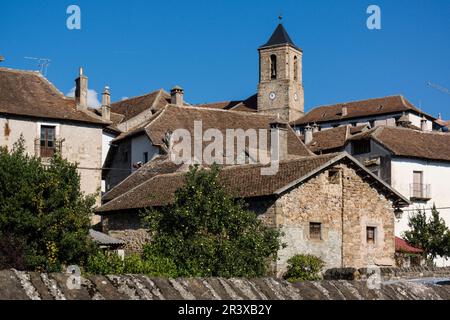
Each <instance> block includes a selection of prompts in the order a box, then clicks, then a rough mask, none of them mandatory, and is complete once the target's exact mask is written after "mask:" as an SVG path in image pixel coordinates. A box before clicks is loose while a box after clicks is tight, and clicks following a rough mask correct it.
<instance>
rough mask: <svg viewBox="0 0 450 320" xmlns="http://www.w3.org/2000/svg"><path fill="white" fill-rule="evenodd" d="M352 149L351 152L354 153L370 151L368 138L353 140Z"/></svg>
mask: <svg viewBox="0 0 450 320" xmlns="http://www.w3.org/2000/svg"><path fill="white" fill-rule="evenodd" d="M352 149H353V150H352V153H353V154H356V155H358V154H364V153H370V140H361V141H355V142H353V145H352Z"/></svg>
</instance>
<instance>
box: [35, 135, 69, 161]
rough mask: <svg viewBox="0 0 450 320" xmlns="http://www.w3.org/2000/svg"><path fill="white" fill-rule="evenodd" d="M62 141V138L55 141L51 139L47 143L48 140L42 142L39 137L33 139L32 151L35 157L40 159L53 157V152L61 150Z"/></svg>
mask: <svg viewBox="0 0 450 320" xmlns="http://www.w3.org/2000/svg"><path fill="white" fill-rule="evenodd" d="M63 142H64V139H57V140H55V141H52V142H51V143H48V141H45V143H43V141H42V140H41V139H35V140H34V152H35V155H36V157H39V158H42V159H48V158H51V157H53V156H54V155H55V153H57V152H61V150H62V144H63Z"/></svg>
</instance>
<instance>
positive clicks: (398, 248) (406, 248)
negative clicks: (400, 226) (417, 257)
mask: <svg viewBox="0 0 450 320" xmlns="http://www.w3.org/2000/svg"><path fill="white" fill-rule="evenodd" d="M395 252H402V253H423V250H422V249H420V248H415V247H413V246H412V245H410V244H409V243H408V242H406V241H405V240H403V239H402V238H399V237H395Z"/></svg>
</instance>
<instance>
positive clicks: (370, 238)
mask: <svg viewBox="0 0 450 320" xmlns="http://www.w3.org/2000/svg"><path fill="white" fill-rule="evenodd" d="M376 231H377V228H376V227H367V231H366V234H367V236H366V238H367V243H368V244H375V238H376Z"/></svg>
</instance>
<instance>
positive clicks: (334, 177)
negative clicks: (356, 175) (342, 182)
mask: <svg viewBox="0 0 450 320" xmlns="http://www.w3.org/2000/svg"><path fill="white" fill-rule="evenodd" d="M328 182H329V183H331V184H339V170H338V169H331V170H328Z"/></svg>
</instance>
